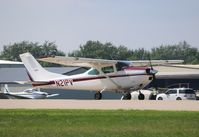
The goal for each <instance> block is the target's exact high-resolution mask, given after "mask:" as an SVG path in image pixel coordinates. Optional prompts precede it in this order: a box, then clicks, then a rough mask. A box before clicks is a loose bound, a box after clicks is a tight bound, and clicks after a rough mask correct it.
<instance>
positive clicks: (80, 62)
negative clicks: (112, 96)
mask: <svg viewBox="0 0 199 137" xmlns="http://www.w3.org/2000/svg"><path fill="white" fill-rule="evenodd" d="M39 61H45V62H50V63H55V64H60V65H64V66H79V67H98V66H100V67H106V66H110V65H114V64H116V63H117V62H119V61H121V62H127V63H129V64H132V65H133V66H147V65H149V64H150V61H149V60H135V61H122V60H105V59H91V58H78V57H64V56H55V57H47V58H41V59H39ZM183 62H184V61H183V60H151V64H152V65H161V64H181V63H183Z"/></svg>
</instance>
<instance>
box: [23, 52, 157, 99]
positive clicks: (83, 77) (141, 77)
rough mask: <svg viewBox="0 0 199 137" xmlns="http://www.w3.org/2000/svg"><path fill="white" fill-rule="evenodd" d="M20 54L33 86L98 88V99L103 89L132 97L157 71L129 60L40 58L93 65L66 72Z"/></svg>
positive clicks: (61, 62) (128, 97) (79, 64)
mask: <svg viewBox="0 0 199 137" xmlns="http://www.w3.org/2000/svg"><path fill="white" fill-rule="evenodd" d="M20 58H21V60H22V62H23V63H24V65H25V67H26V69H27V73H28V76H29V77H30V80H31V81H32V82H31V83H32V85H33V86H35V87H43V88H62V89H70V90H91V91H97V92H96V94H95V96H94V98H95V99H101V98H102V92H103V91H115V92H122V93H124V94H123V97H122V98H123V99H131V94H130V93H131V92H132V91H135V90H140V89H143V88H144V87H145V86H147V85H148V84H149V83H150V82H151V81H152V80H153V78H154V77H155V74H156V73H157V71H156V70H154V69H153V68H152V67H135V66H132V65H133V64H132V62H130V61H117V60H103V59H88V58H75V57H60V56H54V57H48V58H43V59H40V60H42V61H47V62H51V63H57V64H62V65H69V66H81V67H89V68H90V69H89V70H88V71H86V72H84V73H82V74H76V75H71V76H66V75H62V74H57V73H52V72H49V71H47V70H45V69H44V68H43V67H42V66H41V65H40V64H39V63H38V62H37V61H36V59H35V58H34V57H33V56H32V55H31V54H30V53H24V54H21V55H20ZM148 62H149V61H147V63H148Z"/></svg>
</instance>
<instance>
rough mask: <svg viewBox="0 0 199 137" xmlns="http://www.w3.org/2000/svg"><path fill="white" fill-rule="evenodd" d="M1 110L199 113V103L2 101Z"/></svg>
mask: <svg viewBox="0 0 199 137" xmlns="http://www.w3.org/2000/svg"><path fill="white" fill-rule="evenodd" d="M0 109H99V110H117V109H124V110H130V109H132V110H171V111H199V101H182V100H181V101H155V100H142V101H141V100H64V99H63V100H62V99H43V100H42V99H41V100H25V99H21V100H19V99H1V100H0Z"/></svg>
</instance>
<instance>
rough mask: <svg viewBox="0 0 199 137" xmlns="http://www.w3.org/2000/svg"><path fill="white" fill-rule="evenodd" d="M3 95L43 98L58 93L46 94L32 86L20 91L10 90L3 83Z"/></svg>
mask: <svg viewBox="0 0 199 137" xmlns="http://www.w3.org/2000/svg"><path fill="white" fill-rule="evenodd" d="M3 95H5V96H6V97H8V98H9V99H45V98H49V97H54V96H58V95H59V94H48V93H47V92H41V91H40V90H37V89H33V88H30V89H26V90H24V91H22V92H10V91H9V89H8V86H7V84H5V87H4V92H3Z"/></svg>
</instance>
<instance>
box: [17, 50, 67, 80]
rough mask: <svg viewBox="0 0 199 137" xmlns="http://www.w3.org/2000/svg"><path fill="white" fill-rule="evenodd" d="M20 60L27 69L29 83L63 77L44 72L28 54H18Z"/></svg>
mask: <svg viewBox="0 0 199 137" xmlns="http://www.w3.org/2000/svg"><path fill="white" fill-rule="evenodd" d="M20 58H21V60H22V62H23V63H24V66H25V67H26V69H27V72H28V75H29V77H30V80H31V81H49V80H53V79H59V78H62V77H63V75H61V74H57V73H52V72H49V71H47V70H45V69H44V68H43V67H42V66H41V65H40V64H39V63H38V62H37V60H36V59H35V58H34V57H33V56H32V55H31V54H30V53H29V52H27V53H24V54H20Z"/></svg>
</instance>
